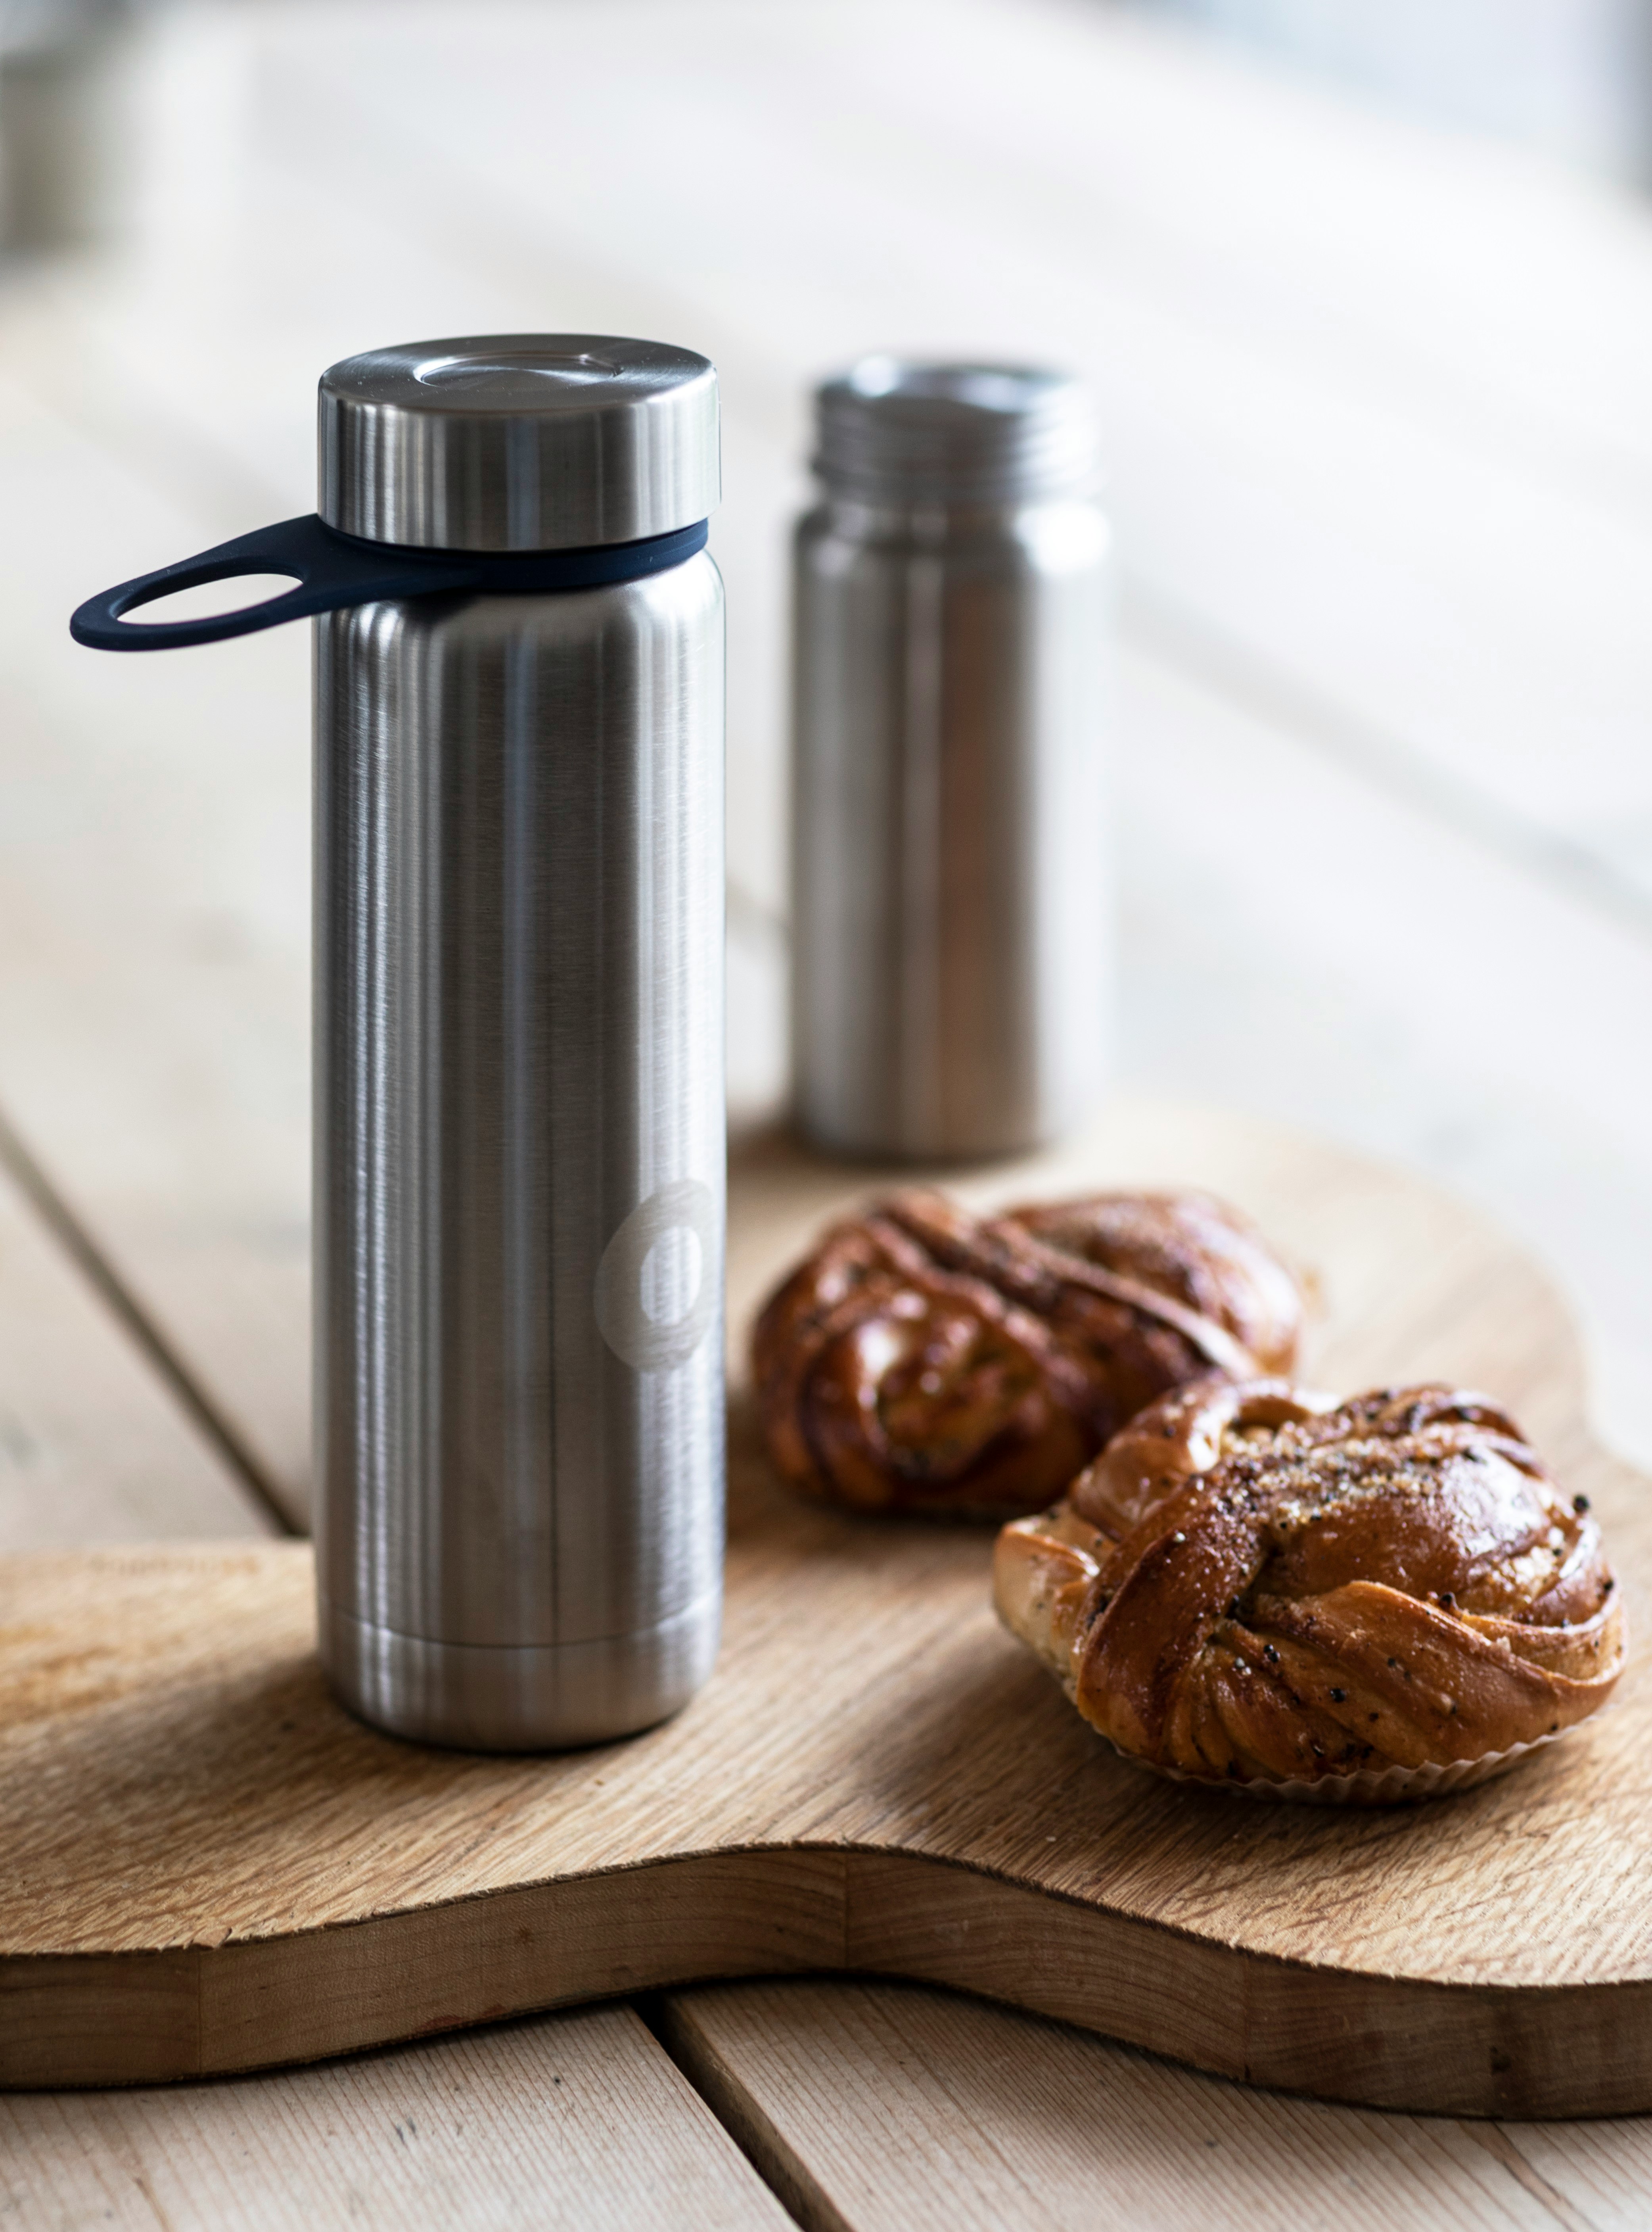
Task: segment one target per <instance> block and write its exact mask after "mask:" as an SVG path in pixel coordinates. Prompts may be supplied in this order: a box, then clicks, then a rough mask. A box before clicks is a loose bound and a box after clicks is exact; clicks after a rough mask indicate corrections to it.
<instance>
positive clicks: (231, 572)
mask: <svg viewBox="0 0 1652 2232" xmlns="http://www.w3.org/2000/svg"><path fill="white" fill-rule="evenodd" d="M705 540H706V522H705V521H704V520H703V519H702V520H696V522H695V523H694V525H693V526H692V527H681V528H678V529H676V530H675V531H674V532H673V533H672V534H670V535H650V536H649V537H648V538H647V540H646V541H645V542H609V543H603V544H599V546H597V547H596V548H593V549H586V550H529V551H523V552H515V551H512V552H510V553H509V554H506V553H496V552H493V551H480V550H411V549H408V548H405V547H404V546H402V545H401V544H399V543H393V542H362V541H361V540H360V538H359V537H357V536H355V535H340V533H339V532H338V530H337V529H335V528H331V527H328V526H327V524H326V523H325V522H324V521H322V520H321V518H320V517H318V516H317V515H316V514H315V513H314V512H313V511H312V512H307V513H306V514H305V516H303V518H301V519H283V520H282V521H280V522H278V523H277V524H276V525H275V526H274V527H261V528H259V529H256V532H255V533H253V534H251V535H237V536H236V540H235V541H234V542H220V543H219V544H218V545H217V548H215V549H212V550H203V551H202V552H201V554H200V555H199V556H198V557H196V558H183V559H180V560H179V561H178V564H177V565H175V566H163V567H162V568H160V570H159V573H155V574H139V577H138V579H137V580H136V581H122V582H120V584H119V585H118V586H117V587H114V588H113V589H105V590H104V591H103V592H102V594H100V595H99V596H95V597H88V598H87V601H86V602H85V604H83V605H82V606H81V608H80V610H79V611H78V612H77V613H75V617H74V618H73V619H72V620H70V622H69V624H68V632H69V633H70V634H71V635H72V636H73V637H74V639H75V642H76V643H83V644H85V645H86V646H87V647H88V648H89V649H91V650H93V651H182V650H184V649H185V648H186V647H187V646H189V645H191V644H197V643H223V642H224V641H225V640H226V639H227V638H229V637H230V636H236V635H252V634H253V633H256V631H257V630H258V629H259V628H269V627H279V626H281V625H282V621H283V620H307V619H308V618H309V617H311V615H313V614H314V613H333V612H337V611H339V610H340V607H343V606H346V605H372V604H377V603H378V601H379V599H380V598H383V597H437V596H444V595H448V594H453V593H455V592H460V591H465V590H470V591H477V590H481V591H485V592H487V593H489V594H493V595H496V596H498V595H502V596H521V595H535V594H544V593H545V592H547V591H549V590H555V589H593V588H599V587H602V586H603V585H604V584H606V583H607V582H611V581H640V580H641V579H642V578H643V577H644V576H645V574H661V573H664V571H665V570H666V569H667V568H669V567H671V566H680V565H681V564H682V563H683V560H684V559H685V558H691V557H692V556H693V555H694V554H695V552H696V550H703V548H705ZM237 574H292V575H293V576H294V577H295V581H296V583H297V586H296V587H295V588H291V589H288V590H286V591H285V592H284V593H283V594H282V595H280V596H278V597H267V598H265V599H264V600H263V601H262V603H260V604H256V605H243V607H241V609H240V611H238V612H233V613H214V614H212V616H211V618H210V619H206V620H159V621H145V620H139V621H133V620H126V619H124V618H123V617H122V616H123V614H125V613H132V612H136V611H138V610H139V607H141V606H144V605H148V604H152V603H153V602H154V600H156V598H157V597H169V596H171V595H172V593H173V591H174V590H177V589H193V588H198V587H200V585H201V584H202V583H203V582H206V581H232V580H234V578H235V577H236V575H237Z"/></svg>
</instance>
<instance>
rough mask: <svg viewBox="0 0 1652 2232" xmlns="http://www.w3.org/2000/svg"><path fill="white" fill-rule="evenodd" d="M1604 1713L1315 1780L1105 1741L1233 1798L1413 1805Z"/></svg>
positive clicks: (1138, 1763)
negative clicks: (1181, 1763) (1500, 1746)
mask: <svg viewBox="0 0 1652 2232" xmlns="http://www.w3.org/2000/svg"><path fill="white" fill-rule="evenodd" d="M1599 1717H1600V1716H1599V1714H1598V1713H1591V1714H1590V1716H1589V1720H1587V1721H1577V1722H1574V1723H1573V1724H1572V1726H1571V1728H1569V1729H1555V1730H1554V1732H1553V1733H1552V1735H1545V1736H1534V1737H1533V1738H1532V1742H1530V1743H1520V1744H1511V1745H1510V1746H1509V1749H1507V1750H1506V1751H1488V1752H1483V1753H1482V1754H1481V1755H1480V1757H1479V1758H1478V1759H1454V1760H1452V1761H1450V1762H1448V1763H1447V1764H1446V1765H1445V1766H1443V1767H1440V1766H1429V1767H1383V1768H1376V1767H1366V1768H1361V1769H1360V1770H1359V1772H1358V1773H1357V1775H1318V1776H1317V1777H1316V1778H1315V1779H1314V1781H1312V1782H1301V1781H1296V1782H1264V1781H1254V1782H1236V1781H1234V1780H1233V1779H1232V1778H1231V1777H1229V1776H1228V1775H1189V1773H1188V1772H1187V1770H1186V1768H1180V1767H1159V1766H1157V1765H1156V1764H1155V1762H1153V1761H1151V1760H1148V1759H1137V1758H1136V1757H1135V1756H1133V1755H1132V1754H1130V1752H1127V1751H1118V1745H1117V1744H1115V1743H1113V1742H1112V1740H1111V1737H1107V1736H1104V1737H1103V1738H1102V1741H1103V1742H1104V1743H1105V1744H1107V1745H1108V1746H1109V1748H1110V1749H1111V1750H1113V1751H1118V1756H1119V1757H1120V1759H1123V1760H1128V1761H1129V1762H1130V1766H1132V1767H1140V1768H1145V1769H1146V1770H1147V1772H1148V1774H1150V1775H1161V1776H1163V1779H1164V1780H1165V1781H1167V1782H1190V1783H1192V1784H1193V1786H1194V1787H1195V1789H1199V1790H1221V1791H1225V1792H1226V1793H1227V1794H1228V1797H1230V1798H1260V1799H1263V1800H1267V1801H1273V1800H1278V1801H1280V1802H1282V1803H1284V1804H1286V1805H1289V1806H1409V1805H1411V1804H1414V1803H1415V1802H1416V1801H1417V1800H1419V1799H1423V1798H1448V1797H1449V1796H1450V1795H1451V1794H1452V1792H1453V1791H1454V1790H1468V1789H1472V1788H1473V1787H1474V1784H1475V1783H1477V1782H1489V1781H1491V1780H1492V1777H1493V1775H1506V1774H1507V1773H1508V1770H1509V1769H1510V1768H1512V1767H1518V1766H1519V1763H1520V1762H1521V1761H1522V1760H1523V1759H1525V1758H1526V1755H1527V1754H1528V1753H1531V1752H1534V1751H1540V1750H1541V1749H1543V1747H1544V1745H1545V1744H1555V1743H1559V1742H1561V1741H1562V1740H1563V1739H1564V1738H1565V1737H1566V1736H1571V1735H1573V1734H1574V1733H1575V1731H1576V1730H1577V1729H1580V1728H1586V1727H1587V1726H1588V1725H1589V1722H1590V1721H1595V1720H1598V1719H1599ZM1097 1733H1098V1735H1099V1734H1100V1731H1099V1730H1098V1731H1097Z"/></svg>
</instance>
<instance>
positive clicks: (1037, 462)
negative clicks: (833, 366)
mask: <svg viewBox="0 0 1652 2232" xmlns="http://www.w3.org/2000/svg"><path fill="white" fill-rule="evenodd" d="M815 403H816V408H817V411H818V414H819V430H820V450H819V452H818V454H817V456H816V457H815V461H814V465H815V470H816V471H817V472H818V473H819V474H820V477H821V478H822V480H824V481H825V482H826V484H827V485H828V487H829V488H831V489H832V490H837V491H840V492H842V493H843V494H845V495H852V496H864V497H865V498H867V499H869V500H876V499H878V498H882V499H883V500H884V501H885V502H890V501H894V502H899V503H924V502H929V503H1006V502H1010V501H1021V502H1025V501H1027V500H1029V499H1032V498H1034V497H1038V496H1066V495H1072V494H1074V493H1078V492H1079V491H1082V490H1085V488H1087V487H1089V486H1090V485H1092V483H1093V481H1094V478H1095V473H1096V462H1097V459H1096V417H1095V406H1094V404H1093V402H1092V398H1091V395H1090V393H1089V390H1088V389H1087V388H1085V386H1082V385H1081V383H1080V382H1079V381H1078V380H1071V379H1069V378H1068V377H1067V376H1066V374H1065V373H1058V372H1044V371H1040V370H1038V369H1036V368H1035V367H1031V366H1027V365H1009V364H914V363H910V362H905V361H904V360H901V359H899V358H897V357H891V356H868V357H863V358H862V359H861V360H860V362H859V363H858V364H857V365H855V366H853V367H852V368H851V370H849V371H848V372H845V373H841V374H840V375H839V378H837V379H836V380H827V381H826V384H825V386H822V387H820V389H819V390H817V392H816V396H815Z"/></svg>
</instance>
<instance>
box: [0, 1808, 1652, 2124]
mask: <svg viewBox="0 0 1652 2232" xmlns="http://www.w3.org/2000/svg"><path fill="white" fill-rule="evenodd" d="M805 1974H839V1975H843V1974H848V1975H865V1976H882V1977H888V1978H899V1979H904V1980H906V1981H909V1982H917V1983H925V1984H936V1985H942V1986H945V1987H949V1988H951V1989H955V1990H961V1991H965V1992H968V1993H970V1994H971V1995H975V1996H976V1997H979V1998H982V1999H988V2000H995V2001H999V2002H1003V2003H1005V2004H1007V2005H1009V2006H1012V2007H1016V2008H1022V2009H1024V2010H1026V2011H1027V2012H1029V2013H1032V2014H1035V2015H1046V2016H1050V2017H1053V2018H1054V2019H1055V2020H1057V2021H1062V2022H1067V2023H1072V2024H1073V2025H1075V2026H1076V2027H1078V2028H1081V2029H1085V2030H1092V2031H1097V2032H1099V2033H1101V2034H1104V2035H1105V2036H1107V2037H1110V2038H1114V2039H1118V2040H1120V2041H1123V2042H1124V2044H1126V2045H1130V2046H1135V2047H1144V2048H1146V2049H1147V2050H1148V2051H1149V2052H1151V2053H1154V2054H1163V2055H1164V2056H1165V2057H1166V2058H1167V2059H1169V2060H1175V2061H1179V2062H1183V2063H1186V2064H1188V2065H1189V2066H1190V2067H1194V2068H1196V2069H1201V2070H1204V2071H1207V2072H1208V2073H1211V2074H1213V2075H1215V2076H1220V2077H1228V2078H1232V2079H1234V2080H1238V2081H1240V2082H1241V2083H1245V2084H1250V2085H1259V2086H1266V2087H1267V2088H1269V2089H1270V2090H1273V2091H1278V2092H1298V2093H1305V2094H1309V2095H1312V2096H1313V2097H1316V2098H1318V2099H1330V2100H1338V2101H1344V2102H1349V2103H1352V2104H1355V2105H1361V2106H1365V2107H1376V2108H1390V2109H1399V2110H1406V2111H1409V2112H1416V2113H1423V2114H1436V2115H1441V2114H1443V2115H1457V2116H1508V2117H1518V2118H1554V2117H1568V2116H1607V2115H1627V2114H1635V2113H1641V2112H1646V2111H1647V2110H1649V2109H1652V1980H1648V1981H1645V1982H1641V1981H1630V1982H1617V1983H1612V1984H1599V1985H1572V1986H1557V1987H1542V1988H1537V1987H1526V1986H1500V1985H1495V1984H1486V1985H1461V1984H1436V1983H1429V1982H1422V1981H1409V1980H1405V1979H1402V1978H1394V1977H1385V1976H1367V1975H1362V1974H1360V1973H1358V1972H1356V1971H1344V1970H1338V1969H1315V1968H1311V1967H1309V1966H1307V1965H1305V1964H1302V1963H1292V1962H1288V1961H1281V1960H1279V1959H1275V1958H1272V1957H1270V1956H1263V1955H1258V1954H1255V1953H1249V1952H1246V1951H1243V1950H1241V1949H1239V1948H1237V1947H1233V1946H1223V1945H1218V1944H1214V1943H1210V1942H1208V1941H1206V1940H1200V1939H1195V1938H1193V1937H1185V1936H1182V1935H1181V1934H1179V1933H1177V1932H1175V1931H1172V1930H1165V1929H1163V1928H1160V1927H1158V1926H1156V1925H1155V1924H1150V1923H1146V1922H1143V1921H1142V1920H1140V1919H1138V1918H1137V1917H1130V1916H1124V1915H1120V1914H1118V1913H1115V1912H1112V1911H1110V1910H1108V1909H1107V1908H1105V1907H1103V1906H1092V1905H1088V1904H1084V1903H1082V1902H1079V1901H1078V1900H1073V1899H1069V1898H1062V1897H1060V1896H1058V1895H1053V1894H1051V1893H1050V1892H1048V1891H1034V1890H1031V1889H1028V1888H1025V1887H1023V1886H1021V1885H1015V1884H1013V1883H1009V1882H1007V1881H1004V1880H1003V1879H1001V1878H996V1877H994V1876H991V1875H988V1874H987V1873H985V1872H982V1871H980V1870H977V1869H975V1868H972V1867H970V1866H969V1865H966V1864H963V1863H960V1862H954V1861H948V1860H943V1859H934V1858H930V1857H925V1856H921V1855H917V1854H910V1853H901V1852H878V1851H863V1850H855V1849H845V1848H833V1847H826V1848H821V1847H814V1846H785V1847H780V1848H771V1849H767V1850H762V1849H759V1850H753V1851H750V1852H728V1853H710V1854H702V1855H694V1856H690V1857H686V1858H680V1859H663V1860H656V1861H651V1862H646V1863H644V1864H642V1865H638V1866H635V1867H628V1868H619V1869H615V1870H613V1871H612V1872H606V1873H601V1874H594V1875H586V1876H582V1877H574V1878H567V1879H565V1880H561V1881H557V1882H552V1883H547V1884H539V1885H525V1886H521V1887H516V1888H512V1889H509V1890H505V1891H496V1892H492V1893H489V1894H486V1895H483V1896H480V1897H477V1898H467V1899H460V1900H455V1901H452V1902H449V1903H447V1904H441V1905H437V1906H432V1907H427V1908H424V1909H419V1910H416V1911H410V1912H407V1913H404V1914H398V1915H385V1916H379V1917H373V1918H372V1919H369V1920H365V1921H362V1922H358V1923H351V1924H345V1925H343V1926H341V1927H340V1928H337V1929H330V1930H312V1931H308V1932H302V1933H299V1934H295V1935H294V1936H292V1937H272V1938H258V1939H251V1940H246V1941H230V1942H229V1943H225V1944H223V1945H220V1946H203V1945H196V1946H188V1947H181V1948H178V1949H176V1950H169V1951H162V1952H140V1953H126V1954H117V1953H98V1954H76V1955H52V1954H36V1955H17V1956H11V1957H10V1958H8V1959H6V1960H4V1961H3V1962H0V2087H3V2088H4V2089H6V2090H10V2091H23V2090H29V2091H33V2090H45V2089H56V2088H75V2087H87V2086H126V2085H152V2084H164V2083H172V2082H177V2081H179V2080H189V2079H199V2078H203V2077H212V2076H228V2075H231V2074H235V2073H243V2072H247V2071H251V2070H257V2069H269V2068H275V2067H282V2066H284V2065H290V2064H292V2063H295V2062H304V2061H314V2060H324V2059H327V2058H329V2057H331V2056H333V2055H335V2054H350V2053H357V2052H360V2051H362V2050H363V2049H366V2048H368V2047H379V2046H387V2045H391V2044H394V2043H398V2042H400V2041H405V2040H409V2039H418V2038H429V2037H432V2036H436V2035H439V2034H442V2033H444V2032H448V2031H453V2030H460V2029H464V2028H470V2027H471V2026H474V2025H476V2024H480V2023H488V2022H497V2021H505V2020H508V2019H509V2018H511V2017H514V2016H521V2015H531V2014H537V2013H541V2012H543V2011H545V2010H546V2009H548V2008H558V2007H567V2006H571V2005H573V2004H576V2003H578V2002H583V2001H591V2000H598V1999H604V1998H611V1997H615V1996H618V1995H625V1994H630V1993H635V1992H639V1991H650V1990H659V1989H668V1988H675V1987H678V1986H683V1985H688V1984H690V1983H704V1982H713V1981H718V1980H728V1979H731V1978H735V1977H745V1976H784V1975H805ZM1333 2073H1334V2075H1333Z"/></svg>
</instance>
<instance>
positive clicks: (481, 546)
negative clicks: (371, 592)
mask: <svg viewBox="0 0 1652 2232" xmlns="http://www.w3.org/2000/svg"><path fill="white" fill-rule="evenodd" d="M317 411H318V438H319V471H318V480H319V484H320V485H319V490H318V500H317V509H318V510H319V511H320V513H321V517H322V518H323V519H324V520H325V521H326V522H327V525H328V526H329V527H336V528H339V529H341V530H342V531H343V532H344V533H345V534H347V535H363V536H365V537H366V539H367V540H369V541H370V542H397V543H404V544H411V545H414V546H417V547H418V548H433V549H443V550H494V551H509V550H565V549H580V548H586V547H588V546H592V545H595V544H599V543H611V542H637V541H638V540H640V539H641V538H643V537H645V536H647V535H668V534H670V533H671V532H672V530H673V529H677V528H679V527H691V526H693V525H694V524H695V523H696V521H699V520H702V519H705V518H707V517H709V515H710V514H711V513H712V512H713V511H715V510H716V506H717V491H718V476H719V464H718V433H717V380H716V372H715V371H714V370H713V368H712V367H711V366H710V364H709V362H708V361H707V360H706V359H705V358H704V357H703V356H696V354H695V353H694V352H693V350H691V349H683V348H673V347H670V346H669V345H668V344H666V343H665V342H663V341H631V340H627V339H625V338H623V337H621V336H619V335H615V334H465V335H461V336H459V337H457V338H454V339H449V340H445V341H410V342H406V343H404V344H402V345H400V346H398V347H394V348H382V349H371V350H368V351H366V353H365V354H362V355H360V356H353V357H347V358H345V359H344V360H342V361H341V362H340V363H338V364H335V365H334V366H332V367H330V368H329V369H328V370H327V372H324V373H322V375H321V390H320V394H319V397H318V401H317Z"/></svg>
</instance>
